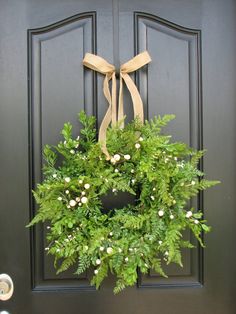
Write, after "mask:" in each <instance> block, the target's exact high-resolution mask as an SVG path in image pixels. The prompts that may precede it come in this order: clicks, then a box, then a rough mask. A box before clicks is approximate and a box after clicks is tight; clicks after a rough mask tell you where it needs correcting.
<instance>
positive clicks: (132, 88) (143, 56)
mask: <svg viewBox="0 0 236 314" xmlns="http://www.w3.org/2000/svg"><path fill="white" fill-rule="evenodd" d="M150 61H151V57H150V55H149V54H148V52H147V51H144V52H142V53H140V54H138V55H137V56H135V57H134V58H132V59H131V60H129V61H128V62H126V63H124V64H123V65H122V66H121V67H120V90H119V106H118V119H117V101H116V75H115V73H116V69H115V67H114V65H112V64H110V63H108V62H107V61H106V60H104V59H103V58H101V57H99V56H96V55H94V54H91V53H86V55H85V57H84V60H83V65H85V66H86V67H88V68H90V69H92V70H94V71H97V72H100V73H102V74H104V75H105V78H104V82H103V93H104V96H105V97H106V99H107V101H108V103H109V106H108V109H107V112H106V114H105V116H104V118H103V121H102V123H101V126H100V129H99V136H98V140H99V142H100V143H101V147H102V151H103V153H104V154H105V155H106V157H107V159H108V160H109V159H110V155H109V153H108V150H107V147H106V131H107V128H108V126H109V124H110V123H112V126H115V125H116V123H117V121H123V119H124V104H123V80H124V82H125V84H126V86H127V88H128V90H129V92H130V95H131V98H132V102H133V110H134V118H136V117H138V118H139V120H140V121H141V122H142V123H143V119H144V117H143V102H142V99H141V97H140V94H139V92H138V89H137V87H136V85H135V84H134V82H133V80H132V79H131V77H130V76H129V74H128V73H131V72H134V71H136V70H138V69H139V68H141V67H142V66H144V65H145V64H147V63H149V62H150ZM110 80H112V87H111V93H110V89H109V81H110ZM121 127H123V122H122V123H121Z"/></svg>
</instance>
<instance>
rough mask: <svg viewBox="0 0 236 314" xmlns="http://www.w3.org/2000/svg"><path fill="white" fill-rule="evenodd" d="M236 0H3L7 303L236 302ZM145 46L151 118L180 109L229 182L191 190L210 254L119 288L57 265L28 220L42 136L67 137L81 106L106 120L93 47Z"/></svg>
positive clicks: (17, 312)
mask: <svg viewBox="0 0 236 314" xmlns="http://www.w3.org/2000/svg"><path fill="white" fill-rule="evenodd" d="M235 6H236V3H235V1H233V0H232V1H231V0H214V1H212V0H202V1H200V0H181V1H176V0H165V1H164V0H155V1H151V0H149V1H141V0H132V1H127V0H120V1H119V2H118V1H115V0H114V1H108V0H99V1H96V0H86V1H85V0H47V1H44V0H37V1H36V0H12V1H4V0H0V104H1V115H0V140H1V146H0V147H1V154H0V167H1V175H0V180H1V185H0V186H1V190H0V193H1V194H0V202H1V203H0V206H1V207H0V217H1V218H0V234H1V245H0V252H1V253H0V273H8V274H9V275H10V276H11V277H12V279H13V281H14V284H15V292H14V295H13V297H12V299H11V300H9V301H6V302H5V303H3V302H1V301H0V309H1V310H7V311H8V312H9V313H11V314H13V313H14V314H23V313H24V314H37V313H38V314H48V313H52V314H65V313H68V314H74V313H80V314H82V313H86V314H87V313H99V314H100V313H102V314H107V313H112V314H116V313H119V314H120V313H124V314H131V313H140V314H145V313H160V314H172V313H173V314H180V313H181V314H185V313H186V314H187V313H188V314H189V313H191V314H200V313H201V314H202V313H206V314H213V313H214V314H222V313H224V314H233V313H236V302H235V300H234V299H235V293H236V286H235V278H236V272H235V264H236V253H235V239H236V228H235V227H234V224H235V221H236V214H235V213H236V212H235V208H236V198H235V195H236V194H235V190H236V166H235V158H236V138H235V117H236V109H235V108H236V94H235V82H236V72H235V65H236V49H235V48H236V38H235V27H236V10H235V9H236V8H235ZM27 33H28V36H27ZM145 49H147V50H148V51H149V53H150V55H151V57H152V63H151V64H150V65H149V66H148V68H145V69H142V70H141V71H140V72H139V74H137V75H136V82H137V84H138V86H139V89H140V92H141V96H142V98H143V101H144V107H145V115H146V118H150V117H152V116H153V115H155V114H165V113H175V114H176V120H175V122H174V123H172V126H171V128H170V129H169V131H171V132H172V133H173V134H174V138H175V139H179V140H184V141H185V142H188V143H189V144H190V145H192V146H194V147H198V148H201V147H203V146H204V147H207V148H208V153H207V155H206V157H205V158H204V170H205V172H207V174H208V177H209V178H213V179H219V180H221V181H222V184H221V185H220V186H217V187H216V188H213V189H211V190H210V191H208V192H207V193H205V195H204V198H203V195H201V196H200V198H198V199H197V200H193V201H194V202H195V203H196V206H199V207H201V208H203V209H204V211H205V216H206V218H207V219H208V220H209V222H210V224H211V225H213V231H212V233H211V234H210V235H208V236H207V237H206V239H205V240H206V244H207V248H206V249H205V250H204V254H203V251H202V250H201V249H195V250H192V251H191V252H184V268H183V269H179V268H177V267H173V266H172V267H170V268H169V269H168V270H167V272H168V274H169V278H168V279H162V278H160V277H158V276H157V275H156V274H155V273H153V272H150V274H149V275H148V276H145V277H140V278H139V281H138V283H137V287H135V288H129V289H126V290H125V291H123V292H122V293H121V294H119V295H118V296H114V295H113V292H112V286H113V278H112V277H110V278H109V279H108V280H107V281H106V282H105V283H104V285H103V286H102V288H101V289H100V290H99V291H95V290H94V288H93V287H92V288H91V287H90V286H89V283H88V278H89V274H84V275H83V276H81V277H79V278H76V277H75V276H73V275H71V272H69V271H68V272H67V273H65V274H63V275H60V276H56V275H55V272H54V269H53V266H52V260H51V259H50V258H48V257H47V256H45V255H44V246H45V243H44V233H45V230H44V229H43V228H41V227H37V228H36V229H35V230H34V231H33V232H32V233H30V232H29V230H28V229H25V227H24V226H25V225H26V223H27V222H28V221H29V218H30V215H32V214H33V210H34V203H33V200H32V196H31V192H30V190H31V188H34V186H35V184H36V183H37V182H39V181H40V180H41V165H42V146H43V145H44V144H46V143H49V144H53V143H56V142H57V141H58V140H59V131H60V129H61V128H62V125H63V122H64V121H71V122H72V123H73V124H74V125H76V114H77V113H78V112H79V111H80V110H81V109H85V111H86V112H87V113H88V114H94V115H96V116H97V118H98V124H99V123H100V122H101V119H102V117H103V115H104V113H105V111H106V103H105V100H104V97H103V94H102V80H103V78H102V77H101V76H100V75H96V74H93V73H92V72H91V71H90V70H87V69H83V67H82V63H81V61H82V59H83V56H84V54H85V52H93V53H97V54H99V55H101V56H103V57H104V58H105V59H107V60H108V61H109V62H111V63H115V65H116V66H119V64H122V63H123V62H125V61H127V60H128V59H130V58H131V57H133V56H134V55H135V54H137V53H139V52H141V51H143V50H145ZM126 97H127V99H126V108H127V107H129V102H130V99H129V97H128V96H127V95H126ZM127 114H128V116H129V117H130V116H131V115H130V111H129V110H128V111H127ZM75 129H76V128H75ZM77 130H78V129H77ZM186 236H189V235H186ZM0 313H3V312H0Z"/></svg>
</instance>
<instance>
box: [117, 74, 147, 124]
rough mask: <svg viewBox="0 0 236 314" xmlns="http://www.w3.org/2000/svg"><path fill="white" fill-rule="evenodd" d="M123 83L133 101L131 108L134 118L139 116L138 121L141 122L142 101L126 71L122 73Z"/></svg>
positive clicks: (142, 116)
mask: <svg viewBox="0 0 236 314" xmlns="http://www.w3.org/2000/svg"><path fill="white" fill-rule="evenodd" d="M122 76H123V79H124V81H125V84H126V86H127V88H128V90H129V92H130V95H131V98H132V102H133V109H134V118H137V117H138V118H139V120H140V122H141V123H142V124H143V122H144V114H143V102H142V99H141V96H140V94H139V91H138V89H137V87H136V85H135V84H134V82H133V80H132V79H131V77H130V76H129V74H127V73H123V74H122Z"/></svg>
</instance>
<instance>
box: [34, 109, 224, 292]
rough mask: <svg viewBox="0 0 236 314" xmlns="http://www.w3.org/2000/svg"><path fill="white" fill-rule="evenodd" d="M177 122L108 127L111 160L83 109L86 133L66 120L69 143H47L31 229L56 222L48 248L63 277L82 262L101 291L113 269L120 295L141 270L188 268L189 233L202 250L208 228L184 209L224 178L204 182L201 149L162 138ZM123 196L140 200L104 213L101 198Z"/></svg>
mask: <svg viewBox="0 0 236 314" xmlns="http://www.w3.org/2000/svg"><path fill="white" fill-rule="evenodd" d="M173 118H174V116H173V115H166V116H164V117H162V118H161V117H154V119H152V120H150V121H149V122H148V121H146V122H145V123H144V124H143V125H142V124H141V123H140V122H139V121H138V120H137V119H136V120H133V121H132V122H131V123H129V124H127V125H126V126H125V127H124V128H123V129H121V128H119V125H117V127H114V128H109V129H108V132H107V148H108V151H109V153H110V154H111V156H112V158H111V159H110V160H106V158H105V155H104V154H103V153H102V150H101V145H100V143H98V142H97V141H96V130H95V118H94V117H93V116H86V114H85V113H84V112H81V113H80V114H79V120H80V122H81V123H82V125H83V129H81V131H80V136H78V137H77V138H76V139H73V138H72V125H71V124H70V123H65V125H64V128H63V130H62V134H63V136H64V141H61V142H60V143H59V144H58V145H57V146H53V147H50V146H48V145H46V146H45V149H44V158H45V161H46V164H45V166H44V169H43V173H44V180H43V182H42V183H41V184H38V186H37V189H36V191H34V192H33V193H34V197H35V199H36V202H37V203H38V205H39V208H38V212H37V214H36V216H35V217H34V218H33V220H32V221H31V223H30V224H29V226H32V225H34V224H36V223H38V222H40V221H42V222H44V221H47V222H49V223H50V225H49V226H47V229H48V230H47V231H48V233H47V240H48V241H49V244H48V247H46V248H45V250H46V251H47V252H48V253H49V254H52V255H54V257H55V267H58V271H57V272H58V273H59V272H62V271H65V270H66V269H68V268H69V267H70V266H72V265H74V264H77V263H78V269H77V271H76V273H77V274H80V273H82V272H84V271H85V270H86V269H88V268H90V267H91V266H92V267H94V275H93V277H92V280H91V284H93V285H96V287H97V288H98V287H99V286H100V284H101V282H102V281H103V279H104V278H105V277H106V276H107V275H108V273H109V271H110V272H112V273H113V274H115V275H116V277H117V282H116V287H115V288H114V292H115V293H117V292H119V291H121V290H122V289H123V288H125V287H126V286H132V285H134V284H135V283H136V281H137V268H139V270H140V272H141V273H143V274H146V273H147V272H148V271H149V269H154V270H155V271H156V272H158V273H159V274H161V275H162V276H166V274H165V273H164V271H163V269H162V265H163V263H167V264H169V263H171V262H174V263H178V264H179V265H180V266H182V262H181V248H186V247H187V248H192V247H193V244H191V243H190V242H189V241H185V240H183V237H182V234H183V231H184V230H185V229H190V230H192V232H193V234H194V235H195V237H196V238H197V239H198V241H199V242H200V244H201V245H202V246H203V243H202V240H201V234H202V231H205V232H208V231H209V230H210V227H209V226H207V225H206V223H205V222H206V221H205V220H203V219H202V212H201V211H199V210H198V209H197V210H196V211H195V210H194V209H193V208H191V209H189V208H187V207H186V206H187V205H186V204H187V201H188V200H189V199H190V198H191V197H192V196H194V195H196V194H197V193H198V192H199V191H200V190H204V189H206V188H208V187H210V186H213V185H215V184H217V183H218V181H208V180H205V179H200V178H201V177H202V176H203V173H202V172H201V171H200V170H199V169H198V161H199V159H200V158H201V157H202V155H203V151H196V150H194V149H192V148H189V147H187V145H185V144H183V143H179V142H177V143H172V142H171V141H170V139H171V137H170V136H166V135H163V134H161V128H162V127H163V126H165V125H166V124H167V123H168V122H169V121H170V120H172V119H173ZM58 157H59V158H58ZM61 157H62V159H63V161H61V162H60V160H61ZM58 159H59V162H58ZM58 163H59V164H58ZM119 191H123V192H128V193H131V194H133V195H135V198H136V201H135V204H127V205H126V206H124V207H123V208H118V209H111V210H108V211H104V208H103V205H102V204H103V203H102V197H103V196H105V195H106V194H107V193H109V192H112V193H114V194H116V193H118V192H119ZM58 262H59V266H57V265H58Z"/></svg>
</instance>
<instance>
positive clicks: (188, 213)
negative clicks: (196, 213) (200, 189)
mask: <svg viewBox="0 0 236 314" xmlns="http://www.w3.org/2000/svg"><path fill="white" fill-rule="evenodd" d="M192 215H193V213H192V212H191V210H189V211H187V213H186V217H187V218H190V217H192Z"/></svg>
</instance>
